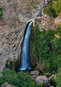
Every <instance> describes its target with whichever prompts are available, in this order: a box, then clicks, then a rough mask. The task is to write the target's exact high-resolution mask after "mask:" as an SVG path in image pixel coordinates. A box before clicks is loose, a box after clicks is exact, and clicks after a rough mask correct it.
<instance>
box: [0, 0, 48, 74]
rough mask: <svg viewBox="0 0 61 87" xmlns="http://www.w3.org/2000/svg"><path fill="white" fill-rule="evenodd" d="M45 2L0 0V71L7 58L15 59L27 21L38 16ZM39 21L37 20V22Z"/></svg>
mask: <svg viewBox="0 0 61 87" xmlns="http://www.w3.org/2000/svg"><path fill="white" fill-rule="evenodd" d="M39 1H40V2H39ZM46 3H47V0H37V2H36V1H35V0H21V1H20V0H0V5H1V6H2V8H3V17H2V19H1V20H0V73H1V72H2V71H3V69H4V67H5V63H6V60H7V59H17V58H18V57H19V56H20V51H21V42H22V40H23V35H24V30H25V26H26V24H27V21H28V20H29V19H32V18H36V17H38V16H40V14H41V10H42V8H43V7H44V6H45V5H46ZM42 20H43V19H42ZM40 23H41V22H40V21H39V22H38V24H39V25H40ZM42 26H43V25H42Z"/></svg>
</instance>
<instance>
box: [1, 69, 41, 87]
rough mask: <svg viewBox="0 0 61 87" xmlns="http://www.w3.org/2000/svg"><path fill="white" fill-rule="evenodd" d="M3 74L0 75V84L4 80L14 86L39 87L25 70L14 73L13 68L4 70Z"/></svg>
mask: <svg viewBox="0 0 61 87" xmlns="http://www.w3.org/2000/svg"><path fill="white" fill-rule="evenodd" d="M2 74H3V76H2V77H0V86H1V85H2V84H3V83H4V82H8V83H9V84H12V85H14V86H15V87H39V86H37V85H36V84H35V83H34V81H33V79H32V77H31V76H30V75H29V74H27V73H26V72H25V73H24V72H18V73H16V72H15V71H14V70H10V69H8V70H6V71H4V72H3V73H2ZM40 87H42V85H40Z"/></svg>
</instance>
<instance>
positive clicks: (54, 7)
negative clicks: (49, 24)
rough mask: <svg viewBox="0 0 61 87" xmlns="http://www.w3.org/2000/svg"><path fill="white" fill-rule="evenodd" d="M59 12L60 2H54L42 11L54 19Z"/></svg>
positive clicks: (56, 0)
mask: <svg viewBox="0 0 61 87" xmlns="http://www.w3.org/2000/svg"><path fill="white" fill-rule="evenodd" d="M60 11H61V0H54V1H53V2H52V3H50V4H49V5H48V7H46V8H45V9H44V13H45V14H48V15H52V16H53V17H56V16H57V15H59V13H60Z"/></svg>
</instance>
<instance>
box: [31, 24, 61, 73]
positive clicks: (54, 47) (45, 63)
mask: <svg viewBox="0 0 61 87" xmlns="http://www.w3.org/2000/svg"><path fill="white" fill-rule="evenodd" d="M59 28H60V29H59ZM34 32H35V35H34V36H35V37H34V39H33V40H32V39H31V41H32V44H31V47H32V50H31V51H32V59H34V58H35V57H36V56H37V57H36V58H35V59H36V60H37V58H38V57H39V61H37V65H38V64H39V65H40V66H41V67H42V69H43V70H44V71H45V72H50V73H51V72H56V71H57V70H58V69H59V68H60V67H61V27H60V25H59V27H58V28H57V30H56V31H53V30H48V32H46V31H45V30H43V31H39V28H38V25H35V30H34ZM55 34H56V35H57V36H59V37H60V38H58V37H56V36H55ZM33 44H34V45H33ZM35 49H37V50H35ZM37 54H38V55H37Z"/></svg>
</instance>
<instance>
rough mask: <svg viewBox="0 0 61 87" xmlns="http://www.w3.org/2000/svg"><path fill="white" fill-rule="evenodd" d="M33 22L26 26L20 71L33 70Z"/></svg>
mask: <svg viewBox="0 0 61 87" xmlns="http://www.w3.org/2000/svg"><path fill="white" fill-rule="evenodd" d="M32 25H33V22H32V21H31V22H29V23H28V25H27V27H26V32H25V36H24V41H23V50H22V57H21V66H20V68H19V70H18V71H21V70H22V71H27V70H31V69H32V67H31V64H30V36H31V29H32Z"/></svg>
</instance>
